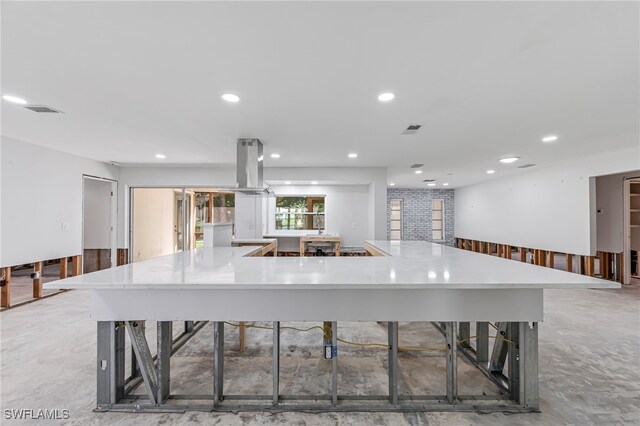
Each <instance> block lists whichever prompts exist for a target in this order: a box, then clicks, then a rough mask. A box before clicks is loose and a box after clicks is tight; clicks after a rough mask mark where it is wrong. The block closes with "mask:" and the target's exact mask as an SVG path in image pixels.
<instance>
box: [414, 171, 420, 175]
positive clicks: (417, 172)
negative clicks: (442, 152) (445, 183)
mask: <svg viewBox="0 0 640 426" xmlns="http://www.w3.org/2000/svg"><path fill="white" fill-rule="evenodd" d="M414 173H415V174H417V175H419V174H422V170H416V171H415V172H414Z"/></svg>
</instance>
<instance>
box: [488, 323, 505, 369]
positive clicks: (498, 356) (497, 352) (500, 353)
mask: <svg viewBox="0 0 640 426" xmlns="http://www.w3.org/2000/svg"><path fill="white" fill-rule="evenodd" d="M508 324H509V323H507V322H497V323H496V327H497V328H498V331H497V332H496V339H495V342H494V343H493V351H492V352H491V360H490V361H489V372H490V373H492V374H493V373H502V371H503V370H504V363H505V361H506V359H507V352H508V350H509V348H508V347H507V343H506V342H505V341H504V338H505V337H507V327H508Z"/></svg>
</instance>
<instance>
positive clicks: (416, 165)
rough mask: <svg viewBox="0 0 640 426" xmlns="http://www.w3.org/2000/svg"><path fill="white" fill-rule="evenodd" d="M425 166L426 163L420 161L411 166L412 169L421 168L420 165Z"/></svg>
mask: <svg viewBox="0 0 640 426" xmlns="http://www.w3.org/2000/svg"><path fill="white" fill-rule="evenodd" d="M422 166H424V164H420V163H416V164H412V165H411V168H412V169H419V168H420V167H422Z"/></svg>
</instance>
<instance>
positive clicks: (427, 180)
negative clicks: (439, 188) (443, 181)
mask: <svg viewBox="0 0 640 426" xmlns="http://www.w3.org/2000/svg"><path fill="white" fill-rule="evenodd" d="M435 181H436V180H435V179H425V180H423V182H435Z"/></svg>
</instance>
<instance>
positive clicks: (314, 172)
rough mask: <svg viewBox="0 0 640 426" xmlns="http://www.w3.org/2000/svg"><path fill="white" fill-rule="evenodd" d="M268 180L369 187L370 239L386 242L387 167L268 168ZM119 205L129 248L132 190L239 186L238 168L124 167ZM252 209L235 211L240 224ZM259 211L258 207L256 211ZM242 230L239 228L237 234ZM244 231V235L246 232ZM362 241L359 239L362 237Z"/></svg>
mask: <svg viewBox="0 0 640 426" xmlns="http://www.w3.org/2000/svg"><path fill="white" fill-rule="evenodd" d="M264 179H265V181H267V182H269V181H284V180H291V181H293V182H296V181H300V182H302V181H306V182H310V181H312V180H317V181H321V182H323V181H329V180H330V181H331V183H340V184H349V185H366V186H367V188H368V194H369V195H368V198H367V200H368V203H369V210H368V214H369V219H368V220H367V221H366V225H364V226H366V227H368V229H369V234H368V236H367V238H372V239H373V238H376V239H383V240H384V239H386V238H387V224H386V223H387V211H386V202H387V201H386V200H387V186H386V181H387V172H386V169H385V168H366V167H363V168H351V167H349V168H347V167H343V168H340V167H336V168H324V167H317V168H313V167H304V168H303V167H300V168H298V167H267V168H265V169H264ZM119 183H120V185H119V202H120V205H121V206H123V208H122V209H120V213H119V217H118V223H119V229H118V244H119V247H127V246H128V236H127V230H128V227H129V224H128V222H127V220H126V215H125V212H126V211H128V208H129V200H128V193H129V188H130V187H135V186H145V185H155V186H162V185H164V186H209V187H216V186H235V183H236V170H235V167H163V168H159V167H123V168H122V169H121V171H120V178H119ZM251 209H252V208H251V207H250V206H249V207H248V212H247V209H243V208H242V207H241V208H237V207H236V209H235V215H236V223H238V221H239V220H240V221H242V222H244V221H245V220H244V219H243V217H244V218H245V219H246V220H247V223H249V222H248V221H249V218H246V217H245V215H246V214H249V213H251ZM253 210H254V211H256V209H255V208H253ZM260 210H261V212H260V213H259V214H260V215H261V216H262V218H264V217H265V215H266V208H262V209H260ZM252 220H255V221H254V222H253V223H258V224H260V223H262V226H266V221H263V222H260V221H261V220H264V219H259V218H257V219H256V218H253V219H252ZM238 231H239V229H238V228H237V227H236V233H238ZM242 232H243V231H242V229H240V233H242ZM358 238H359V237H358Z"/></svg>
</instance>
